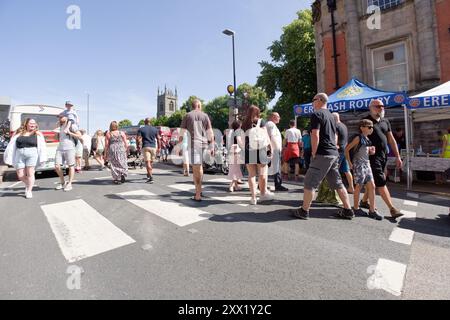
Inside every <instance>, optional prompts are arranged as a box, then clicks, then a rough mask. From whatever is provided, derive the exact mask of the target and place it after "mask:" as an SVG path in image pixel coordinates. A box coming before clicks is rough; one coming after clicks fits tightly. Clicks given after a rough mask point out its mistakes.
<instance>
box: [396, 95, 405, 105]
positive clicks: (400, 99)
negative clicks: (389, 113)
mask: <svg viewBox="0 0 450 320" xmlns="http://www.w3.org/2000/svg"><path fill="white" fill-rule="evenodd" d="M394 101H395V102H396V103H398V104H402V103H403V102H405V97H404V96H403V95H402V94H398V95H396V96H395V98H394Z"/></svg>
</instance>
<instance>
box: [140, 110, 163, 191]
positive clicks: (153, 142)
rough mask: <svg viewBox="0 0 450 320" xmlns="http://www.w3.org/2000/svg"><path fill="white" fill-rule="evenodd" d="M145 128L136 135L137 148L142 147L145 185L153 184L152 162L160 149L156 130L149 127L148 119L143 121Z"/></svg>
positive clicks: (159, 140)
mask: <svg viewBox="0 0 450 320" xmlns="http://www.w3.org/2000/svg"><path fill="white" fill-rule="evenodd" d="M144 123H145V126H144V127H142V128H140V129H139V131H138V133H137V143H138V146H142V151H143V152H144V161H145V164H146V167H147V183H150V184H152V183H153V162H154V161H155V159H156V155H157V154H158V151H159V148H160V147H161V137H160V136H159V132H158V129H156V128H155V127H153V126H152V125H150V118H147V119H145V122H144Z"/></svg>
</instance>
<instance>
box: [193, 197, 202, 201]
mask: <svg viewBox="0 0 450 320" xmlns="http://www.w3.org/2000/svg"><path fill="white" fill-rule="evenodd" d="M191 200H192V201H195V202H202V199H200V200H197V199H195V196H194V197H192V198H191Z"/></svg>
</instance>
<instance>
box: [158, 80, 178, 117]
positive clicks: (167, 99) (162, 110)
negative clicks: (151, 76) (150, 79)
mask: <svg viewBox="0 0 450 320" xmlns="http://www.w3.org/2000/svg"><path fill="white" fill-rule="evenodd" d="M177 110H178V92H177V89H176V88H175V92H173V91H172V90H170V89H167V86H166V87H165V88H164V91H161V92H160V91H159V88H158V112H157V117H158V118H160V117H162V116H166V117H170V116H171V115H172V114H174V113H175V111H177Z"/></svg>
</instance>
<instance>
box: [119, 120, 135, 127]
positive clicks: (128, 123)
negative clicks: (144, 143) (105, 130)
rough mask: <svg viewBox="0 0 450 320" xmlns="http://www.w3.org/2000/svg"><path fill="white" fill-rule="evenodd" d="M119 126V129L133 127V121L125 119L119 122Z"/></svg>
mask: <svg viewBox="0 0 450 320" xmlns="http://www.w3.org/2000/svg"><path fill="white" fill-rule="evenodd" d="M118 125H119V128H125V127H131V126H132V125H133V123H132V122H131V120H128V119H125V120H122V121H119V123H118Z"/></svg>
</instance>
